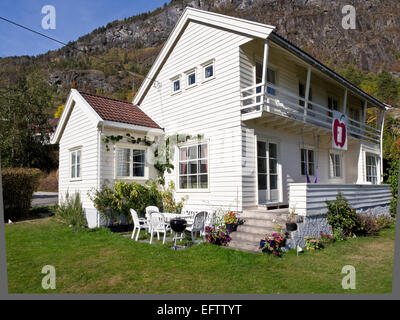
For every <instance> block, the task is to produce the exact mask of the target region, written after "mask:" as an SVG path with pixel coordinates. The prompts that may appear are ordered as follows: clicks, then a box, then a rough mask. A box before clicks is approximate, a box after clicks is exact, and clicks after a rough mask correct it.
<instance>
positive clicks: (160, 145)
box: [103, 133, 203, 186]
mask: <svg viewBox="0 0 400 320" xmlns="http://www.w3.org/2000/svg"><path fill="white" fill-rule="evenodd" d="M125 137H126V140H127V142H130V143H132V144H138V145H146V146H149V147H150V146H153V145H154V144H155V143H156V141H151V140H149V139H148V138H147V137H146V136H144V137H143V138H135V137H134V136H132V135H131V134H130V133H127V134H126V135H125ZM123 139H124V137H123V136H121V135H118V136H114V135H110V136H106V137H105V138H104V139H103V143H105V145H106V149H107V152H109V151H110V150H111V149H110V147H109V145H110V143H112V144H115V143H118V142H120V141H121V140H123ZM194 139H197V140H198V141H201V140H202V139H203V135H201V134H198V135H188V134H174V135H171V136H168V137H161V139H159V140H158V141H157V145H156V146H154V147H153V152H154V158H155V160H156V161H155V162H154V167H155V168H156V170H157V171H158V183H159V184H160V185H163V186H165V172H168V173H171V172H172V170H174V168H175V167H174V165H173V164H172V163H171V161H172V159H173V158H174V152H175V147H176V146H179V144H181V143H185V142H187V141H190V140H194Z"/></svg>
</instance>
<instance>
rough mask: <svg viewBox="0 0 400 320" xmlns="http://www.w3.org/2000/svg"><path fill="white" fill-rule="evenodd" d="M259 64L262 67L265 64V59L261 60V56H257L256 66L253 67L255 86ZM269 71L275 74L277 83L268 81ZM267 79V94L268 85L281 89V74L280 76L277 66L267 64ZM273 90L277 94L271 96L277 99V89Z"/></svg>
mask: <svg viewBox="0 0 400 320" xmlns="http://www.w3.org/2000/svg"><path fill="white" fill-rule="evenodd" d="M257 63H259V64H261V65H263V64H264V63H263V59H262V58H260V57H259V56H257V57H256V58H255V59H254V66H253V79H254V80H253V81H254V84H257V65H256V64H257ZM268 69H269V70H271V71H273V72H274V73H275V83H272V82H269V81H268ZM266 78H267V86H266V88H265V92H267V90H268V84H271V85H273V86H275V87H279V74H278V67H277V66H276V65H274V64H272V63H268V64H267V77H266ZM271 89H273V88H271ZM273 90H274V91H275V94H270V95H271V96H273V97H275V98H277V96H278V94H277V92H276V90H275V89H273Z"/></svg>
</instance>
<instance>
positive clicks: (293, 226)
mask: <svg viewBox="0 0 400 320" xmlns="http://www.w3.org/2000/svg"><path fill="white" fill-rule="evenodd" d="M296 230H297V223H294V222H291V223H286V231H289V232H292V231H296Z"/></svg>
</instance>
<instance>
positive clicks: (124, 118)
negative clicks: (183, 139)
mask: <svg viewBox="0 0 400 320" xmlns="http://www.w3.org/2000/svg"><path fill="white" fill-rule="evenodd" d="M80 95H81V96H82V97H83V98H84V99H85V100H86V101H87V103H89V105H90V106H91V107H92V108H93V109H94V111H96V113H97V114H98V115H99V116H100V117H101V118H102V119H103V120H105V121H113V122H119V123H127V124H133V125H136V126H143V127H148V128H157V129H161V128H160V127H159V125H158V124H157V123H155V122H154V121H153V120H152V119H151V118H150V117H149V116H147V115H146V114H145V113H144V112H143V111H142V110H140V109H139V107H138V106H135V105H133V104H132V103H129V102H125V101H120V100H115V99H111V98H106V97H102V96H98V95H94V94H90V93H84V92H80Z"/></svg>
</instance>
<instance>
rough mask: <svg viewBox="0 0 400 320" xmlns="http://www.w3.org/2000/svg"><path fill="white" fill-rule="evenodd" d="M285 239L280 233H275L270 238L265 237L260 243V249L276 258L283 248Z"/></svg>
mask: <svg viewBox="0 0 400 320" xmlns="http://www.w3.org/2000/svg"><path fill="white" fill-rule="evenodd" d="M285 243H286V237H285V236H284V235H282V234H281V233H280V232H275V233H273V234H272V235H271V236H269V237H268V236H267V237H266V238H265V239H263V240H261V241H260V248H259V249H261V250H262V252H265V253H268V254H273V255H274V256H276V257H280V255H281V248H282V247H284V246H285Z"/></svg>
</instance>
